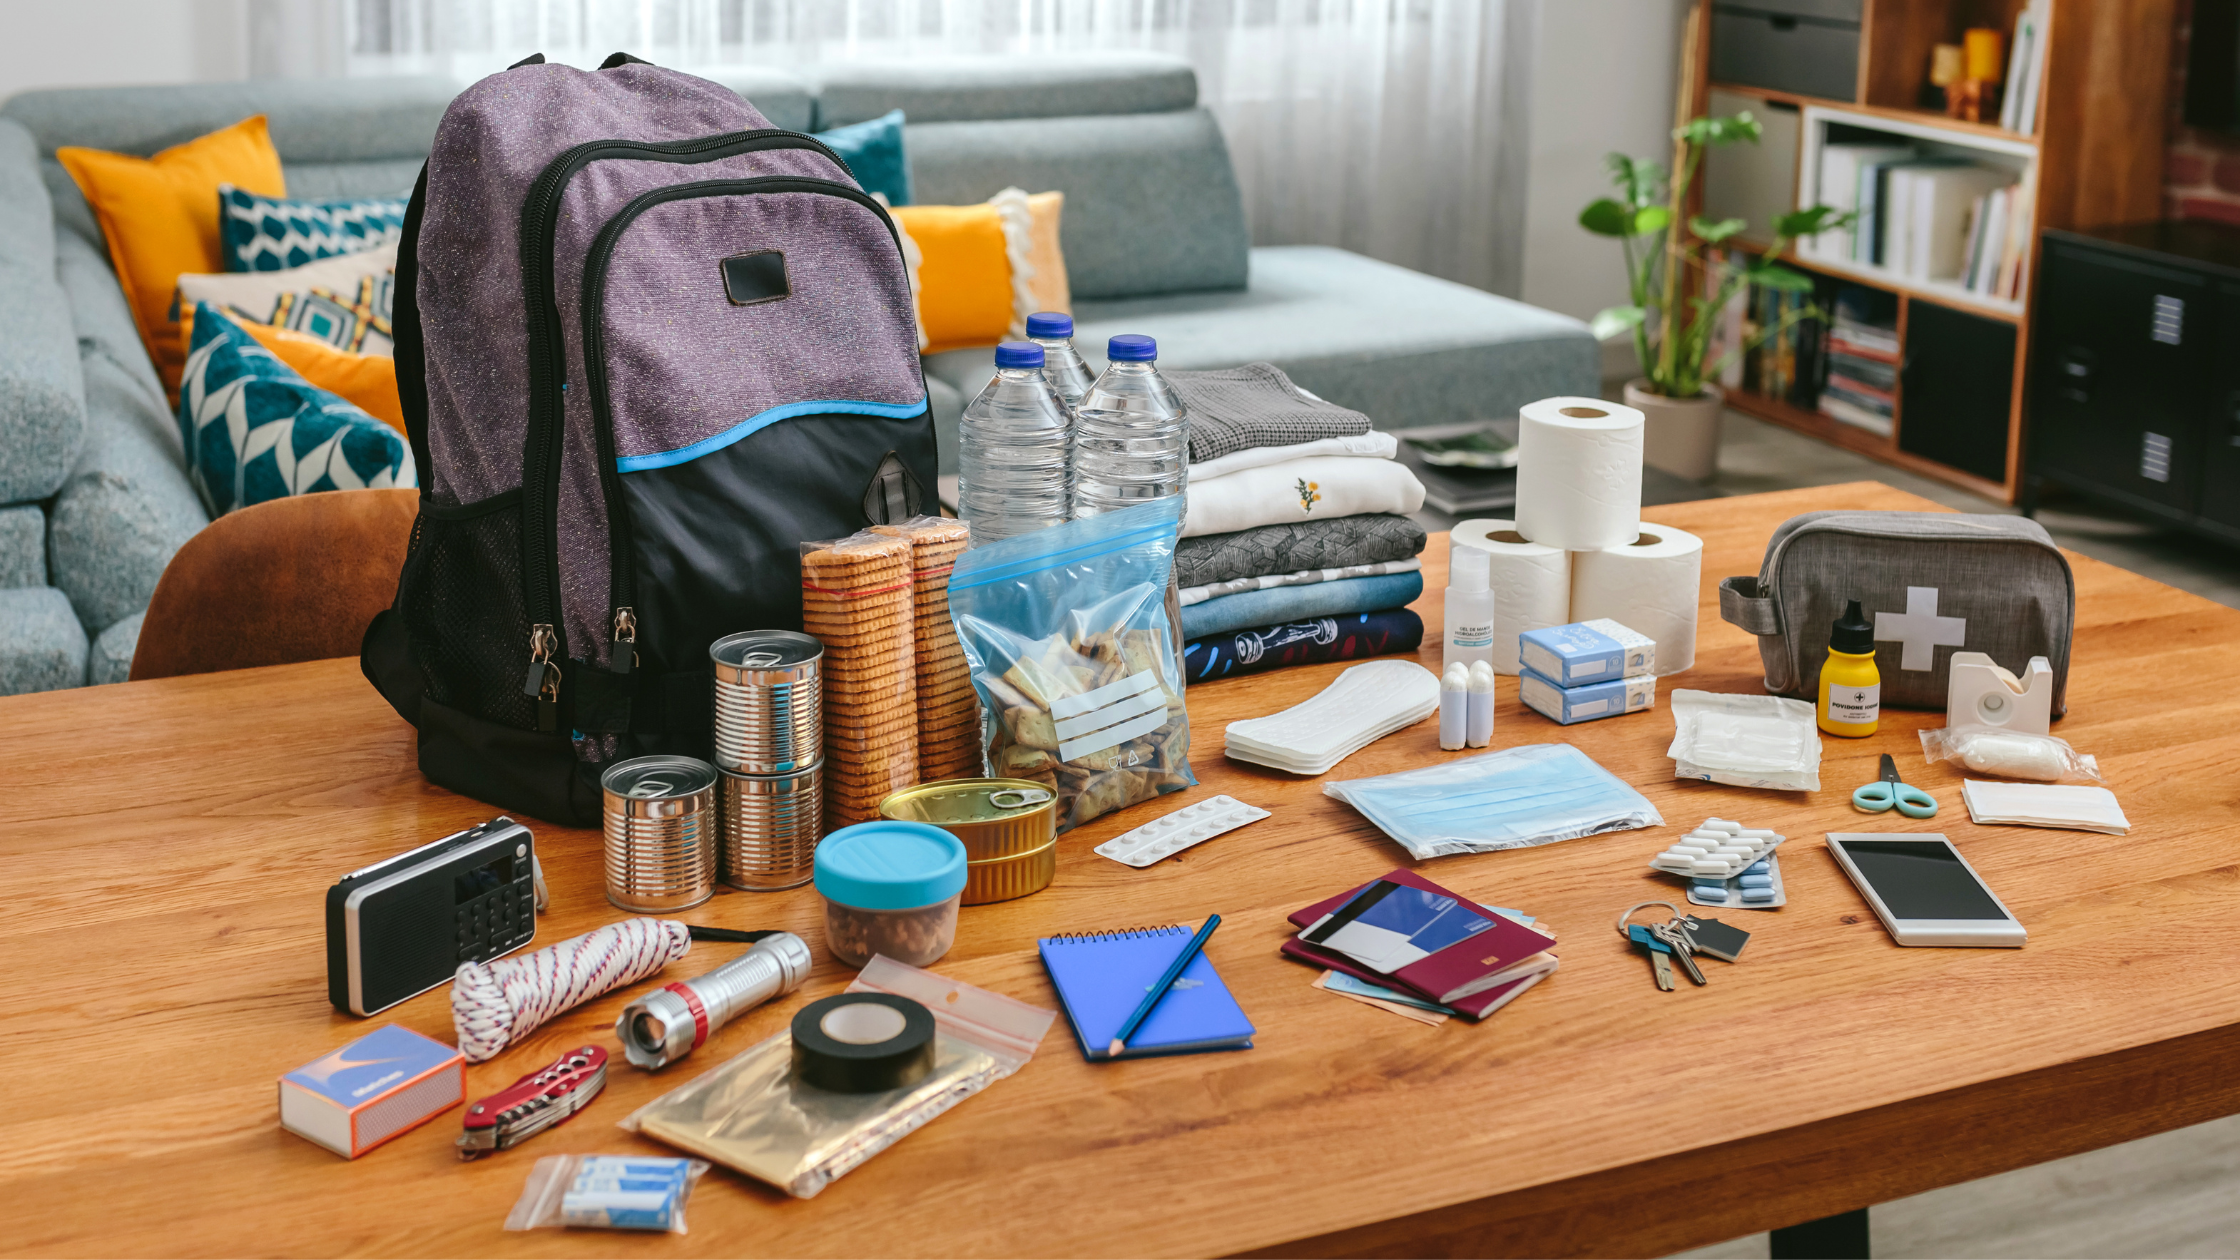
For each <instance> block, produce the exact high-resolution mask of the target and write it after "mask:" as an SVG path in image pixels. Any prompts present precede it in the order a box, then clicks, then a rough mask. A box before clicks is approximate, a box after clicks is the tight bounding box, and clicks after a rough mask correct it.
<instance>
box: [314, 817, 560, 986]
mask: <svg viewBox="0 0 2240 1260" xmlns="http://www.w3.org/2000/svg"><path fill="white" fill-rule="evenodd" d="M544 901H545V897H544V885H543V878H542V876H541V874H540V873H539V872H538V870H537V853H536V837H535V836H533V835H531V834H530V832H529V829H528V828H527V827H524V826H522V825H521V824H520V823H517V822H515V821H514V820H512V819H511V818H508V817H506V816H504V815H503V814H501V815H499V816H498V817H496V818H493V819H491V820H490V821H488V822H486V823H482V824H480V825H478V826H474V827H469V828H467V829H466V830H465V831H461V832H457V833H455V834H453V835H448V836H445V837H444V838H443V839H441V840H437V841H434V842H433V843H430V844H424V845H421V846H420V847H419V848H417V849H414V850H412V851H411V852H410V853H402V854H399V855H397V856H396V857H393V858H390V859H389V860H388V861H386V862H378V863H375V864H374V865H372V866H369V867H366V868H365V869H364V870H359V871H352V872H351V873H349V874H348V875H345V876H343V877H342V878H341V879H339V880H336V881H335V885H334V887H332V888H329V889H328V890H327V1000H328V1001H330V1002H332V1003H334V1005H335V1009H337V1010H344V1011H348V1012H350V1013H351V1014H353V1015H373V1014H377V1013H379V1012H381V1011H385V1010H387V1009H389V1008H390V1007H392V1006H395V1005H396V1004H397V1003H399V1002H402V1001H404V1000H405V999H406V998H410V997H416V996H418V995H420V994H422V993H426V992H427V991H428V990H430V989H432V988H435V987H436V986H437V985H439V984H442V983H443V982H444V981H446V980H449V979H450V978H451V977H452V975H453V974H454V973H455V972H457V971H458V969H459V964H461V963H467V962H488V961H489V960H490V959H493V958H496V957H499V956H500V955H503V954H510V953H512V952H513V951H514V950H516V949H519V948H521V947H522V946H523V945H526V944H528V943H529V942H530V941H531V940H534V939H535V938H536V935H537V911H538V910H540V909H543V907H544Z"/></svg>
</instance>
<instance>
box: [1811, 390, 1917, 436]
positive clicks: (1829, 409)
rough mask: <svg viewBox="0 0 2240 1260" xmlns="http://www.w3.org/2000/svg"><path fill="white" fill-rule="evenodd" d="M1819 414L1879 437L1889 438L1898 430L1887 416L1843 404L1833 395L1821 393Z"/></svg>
mask: <svg viewBox="0 0 2240 1260" xmlns="http://www.w3.org/2000/svg"><path fill="white" fill-rule="evenodd" d="M1820 414H1821V415H1823V416H1826V417H1827V418H1829V419H1830V420H1835V421H1839V422H1841V423H1843V424H1848V425H1853V426H1855V427H1857V428H1861V429H1865V430H1866V431H1867V432H1869V433H1873V434H1876V435H1878V436H1880V437H1889V436H1890V435H1891V434H1892V433H1895V432H1897V429H1898V426H1897V423H1896V422H1895V421H1894V420H1892V419H1891V418H1890V417H1889V416H1885V415H1881V414H1879V413H1877V412H1873V411H1869V410H1867V409H1866V408H1864V407H1860V406H1856V405H1854V404H1852V403H1848V402H1845V401H1844V400H1843V399H1841V398H1838V397H1836V396H1835V395H1833V394H1826V393H1823V394H1821V395H1820Z"/></svg>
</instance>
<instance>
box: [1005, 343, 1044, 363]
mask: <svg viewBox="0 0 2240 1260" xmlns="http://www.w3.org/2000/svg"><path fill="white" fill-rule="evenodd" d="M996 366H997V367H999V368H1038V367H1041V366H1042V347H1041V346H1038V345H1036V344H1035V343H1033V342H1031V341H1006V342H1004V343H1003V344H1002V345H1000V346H997V347H996Z"/></svg>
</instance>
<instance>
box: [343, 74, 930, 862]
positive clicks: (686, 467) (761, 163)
mask: <svg viewBox="0 0 2240 1260" xmlns="http://www.w3.org/2000/svg"><path fill="white" fill-rule="evenodd" d="M393 328H394V340H395V343H396V367H397V392H398V395H399V397H400V400H401V402H402V404H403V409H404V417H405V425H406V429H407V433H408V436H409V437H410V439H411V443H412V454H413V458H414V460H415V461H416V462H417V466H418V468H419V469H420V478H421V480H420V485H421V492H420V512H419V517H418V519H417V520H416V521H415V522H414V524H413V530H412V542H411V548H410V550H409V552H408V553H407V555H406V558H405V563H404V569H403V572H402V573H401V574H400V576H399V578H398V582H397V597H396V602H395V603H394V604H393V605H392V606H391V607H389V608H388V609H386V610H384V611H383V612H382V613H380V614H379V615H378V616H377V617H376V618H375V619H374V621H373V624H372V625H371V626H369V627H368V628H367V630H366V636H365V642H364V647H363V650H362V652H361V654H360V663H361V666H362V668H363V669H364V671H365V674H366V677H367V679H368V680H369V681H371V682H372V683H373V684H374V686H375V687H376V688H377V689H378V690H380V692H381V693H382V695H383V696H384V697H385V698H386V699H387V700H388V701H389V703H390V704H391V705H392V706H393V707H394V708H395V709H396V710H397V712H398V714H399V715H401V716H402V717H403V718H404V719H405V720H406V721H408V722H410V723H412V724H413V726H415V727H417V728H418V730H419V760H420V769H421V772H422V773H423V774H425V775H426V776H427V777H428V779H429V780H431V781H433V782H435V783H437V784H440V785H442V786H444V787H447V788H450V789H452V790H454V791H457V792H460V793H462V794H464V795H467V796H470V797H474V798H476V799H478V800H482V801H485V802H488V803H490V804H493V805H496V806H498V807H500V808H503V809H506V810H509V811H519V812H523V813H527V814H531V815H534V816H537V817H540V818H545V819H549V820H551V821H554V822H559V823H565V824H573V825H578V826H590V825H595V824H596V823H597V821H598V819H599V816H600V791H599V785H598V775H599V773H600V772H601V770H602V769H603V768H604V767H606V766H608V765H610V764H612V763H613V762H615V761H617V760H620V759H622V758H626V757H634V756H639V755H642V754H647V753H678V754H684V755H689V756H697V757H702V758H705V757H707V756H708V755H709V752H710V739H711V735H710V729H711V725H712V716H711V714H712V698H711V695H712V692H711V689H712V680H711V673H710V663H709V660H708V645H709V644H710V643H711V642H712V641H714V640H715V639H717V638H718V637H720V636H722V635H725V634H729V633H731V632H733V631H738V630H755V629H786V630H799V629H800V628H801V586H800V582H801V576H800V563H799V545H800V544H801V543H802V542H803V541H804V540H816V539H829V538H836V537H840V536H842V535H846V534H849V533H853V532H855V531H856V530H858V529H860V528H862V527H863V526H864V525H865V524H867V523H880V522H883V521H886V520H890V519H891V520H901V519H904V518H905V517H907V516H910V515H913V514H915V513H917V512H918V510H919V508H920V503H919V502H918V500H919V498H920V496H921V495H922V489H921V487H922V486H924V485H926V484H929V483H930V482H931V481H932V478H933V473H934V437H933V422H932V417H931V414H930V412H929V411H928V409H927V400H926V388H925V378H924V375H923V373H922V370H921V368H920V366H919V362H918V342H917V332H916V324H915V321H914V317H913V314H912V306H911V299H910V288H909V280H908V277H907V274H906V272H905V270H904V266H903V260H902V252H901V246H900V244H899V238H898V237H897V236H896V233H895V230H894V224H893V222H892V220H890V219H889V218H888V216H887V213H886V210H885V208H884V207H883V206H882V205H881V204H880V203H878V202H877V201H875V200H874V199H873V198H871V197H869V196H867V195H865V193H864V192H863V191H862V190H861V189H860V188H858V187H857V185H856V183H855V181H854V179H853V178H852V177H851V175H850V174H849V172H848V168H847V166H846V165H845V164H844V163H843V162H841V160H840V159H839V158H838V157H837V156H835V155H834V154H833V153H832V151H831V150H830V149H827V148H826V147H825V146H824V145H823V144H821V143H819V142H818V141H817V140H815V139H813V138H812V137H810V136H807V135H803V134H801V133H799V132H792V131H785V130H781V129H778V128H774V127H772V126H770V125H769V122H768V120H767V119H765V118H764V117H763V116H762V115H761V114H760V113H758V112H756V110H755V109H754V107H753V106H751V105H749V104H748V103H747V102H746V101H744V100H742V99H740V98H739V96H738V95H737V94H736V93H734V92H732V91H731V90H730V89H728V88H725V87H722V86H721V85H718V84H715V83H711V82H708V81H707V80H704V79H699V78H695V77H693V76H690V75H685V74H679V73H677V72H675V71H671V70H664V69H661V68H659V67H656V66H652V65H648V64H646V63H644V62H641V61H638V60H636V59H635V58H630V57H627V56H625V55H624V54H620V53H617V54H616V55H615V56H613V57H610V58H609V59H608V60H607V62H606V63H605V64H604V65H603V66H601V67H600V68H599V69H598V70H590V71H587V70H577V69H574V68H572V67H568V66H562V65H547V64H543V58H542V57H541V56H538V57H532V58H530V59H529V60H528V61H525V62H522V63H521V64H519V65H516V66H514V67H512V68H510V69H507V70H505V71H503V72H501V73H498V74H495V75H492V76H490V77H489V78H486V79H484V80H482V81H481V82H479V83H476V84H474V85H473V86H471V87H469V88H468V89H466V91H464V92H462V93H461V94H460V95H459V97H458V99H456V100H455V101H453V102H452V104H451V106H450V108H448V109H447V110H445V111H444V115H443V120H442V122H441V124H440V125H439V126H438V127H437V129H436V135H435V141H434V144H433V145H432V147H431V148H430V151H429V154H428V161H427V164H426V165H425V166H424V167H423V168H422V169H421V173H420V178H419V182H418V184H417V185H416V186H415V187H414V189H413V191H412V199H411V202H410V203H409V206H408V208H407V210H406V214H405V221H404V234H403V238H402V241H401V242H400V245H399V248H398V253H397V269H396V282H395V314H394V325H393Z"/></svg>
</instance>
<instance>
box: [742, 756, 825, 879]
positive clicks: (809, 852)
mask: <svg viewBox="0 0 2240 1260" xmlns="http://www.w3.org/2000/svg"><path fill="white" fill-rule="evenodd" d="M721 773H722V775H723V783H722V794H723V882H724V883H726V884H729V885H731V886H732V887H733V888H743V889H746V890H747V891H749V892H775V891H776V890H778V889H780V888H799V887H800V886H801V885H803V884H806V883H808V882H809V880H810V879H811V878H813V877H814V876H815V875H816V872H817V867H816V858H817V837H818V836H819V835H821V834H822V833H823V831H824V825H823V824H824V765H823V763H822V762H819V763H817V764H816V765H812V766H810V767H808V768H807V769H805V770H799V771H796V772H794V773H792V774H767V775H750V774H733V773H731V772H730V771H729V770H725V771H722V772H721Z"/></svg>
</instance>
